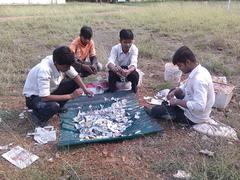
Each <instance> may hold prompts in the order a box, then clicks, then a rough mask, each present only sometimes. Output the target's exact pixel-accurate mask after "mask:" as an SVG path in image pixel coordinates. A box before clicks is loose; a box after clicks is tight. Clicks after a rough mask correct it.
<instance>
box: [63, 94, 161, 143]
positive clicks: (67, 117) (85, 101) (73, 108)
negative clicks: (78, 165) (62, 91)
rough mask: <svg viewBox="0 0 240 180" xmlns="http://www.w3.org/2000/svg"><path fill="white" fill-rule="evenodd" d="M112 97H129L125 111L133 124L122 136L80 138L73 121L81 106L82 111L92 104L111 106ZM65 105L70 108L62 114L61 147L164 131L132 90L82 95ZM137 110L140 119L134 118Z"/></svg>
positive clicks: (130, 137)
mask: <svg viewBox="0 0 240 180" xmlns="http://www.w3.org/2000/svg"><path fill="white" fill-rule="evenodd" d="M112 97H114V98H120V99H127V106H126V109H125V111H126V112H127V113H129V114H130V117H131V120H132V121H133V123H132V125H131V126H129V127H128V128H127V129H126V130H125V131H124V132H123V135H122V136H120V137H114V138H104V139H91V140H85V139H84V140H83V139H79V133H78V132H77V130H76V129H75V127H74V123H73V118H74V117H75V116H76V115H77V114H78V111H79V108H81V111H85V112H86V111H89V105H92V109H98V108H100V105H104V107H109V106H111V104H112V103H113V102H114V101H113V100H111V98H112ZM106 99H107V100H106ZM65 107H67V108H68V111H67V112H66V113H62V114H61V115H60V120H61V131H60V138H59V141H58V146H59V147H61V146H71V145H78V144H87V143H100V142H114V141H118V140H126V139H132V138H135V137H139V136H142V135H146V134H150V133H156V132H162V131H163V129H162V128H161V127H160V124H159V123H158V122H156V121H155V120H152V119H151V118H150V117H149V116H148V115H147V114H146V112H145V111H144V109H143V108H142V107H140V106H139V104H138V101H137V98H136V95H135V94H134V93H132V92H130V91H123V92H116V93H104V94H101V95H95V96H94V97H92V98H89V97H85V96H82V97H79V98H77V99H75V100H72V101H68V102H67V103H66V105H65ZM136 112H140V115H139V116H140V118H139V119H135V118H134V115H135V113H136Z"/></svg>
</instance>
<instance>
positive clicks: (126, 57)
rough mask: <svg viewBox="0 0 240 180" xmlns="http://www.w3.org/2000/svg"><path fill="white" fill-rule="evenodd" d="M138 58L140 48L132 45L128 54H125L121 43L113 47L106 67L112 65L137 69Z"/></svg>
mask: <svg viewBox="0 0 240 180" xmlns="http://www.w3.org/2000/svg"><path fill="white" fill-rule="evenodd" d="M137 58H138V48H137V47H136V46H135V45H134V44H132V45H131V47H130V49H129V51H128V52H127V53H124V52H123V50H122V46H121V44H120V43H119V44H117V45H115V46H113V47H112V50H111V53H110V56H109V58H108V63H107V64H106V67H107V66H108V65H109V64H110V63H112V64H114V65H119V66H128V67H129V66H131V65H133V66H134V67H135V68H136V69H137V62H138V59H137Z"/></svg>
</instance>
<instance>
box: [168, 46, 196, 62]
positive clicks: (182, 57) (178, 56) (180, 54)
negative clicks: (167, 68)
mask: <svg viewBox="0 0 240 180" xmlns="http://www.w3.org/2000/svg"><path fill="white" fill-rule="evenodd" d="M187 60H189V61H191V62H196V57H195V55H194V54H193V52H192V51H191V50H190V49H189V48H188V47H187V46H182V47H180V48H179V49H178V50H177V51H176V52H175V54H174V56H173V59H172V63H173V64H174V65H175V64H177V63H184V64H186V62H187Z"/></svg>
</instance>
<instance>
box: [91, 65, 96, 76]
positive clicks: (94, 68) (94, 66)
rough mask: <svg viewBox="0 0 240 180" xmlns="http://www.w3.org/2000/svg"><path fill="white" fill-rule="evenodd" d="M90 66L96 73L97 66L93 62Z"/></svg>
mask: <svg viewBox="0 0 240 180" xmlns="http://www.w3.org/2000/svg"><path fill="white" fill-rule="evenodd" d="M90 68H91V70H92V72H93V74H97V66H96V65H95V64H93V65H91V66H90Z"/></svg>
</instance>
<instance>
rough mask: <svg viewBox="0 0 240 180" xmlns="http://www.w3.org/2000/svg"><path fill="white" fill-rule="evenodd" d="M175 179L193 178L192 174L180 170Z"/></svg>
mask: <svg viewBox="0 0 240 180" xmlns="http://www.w3.org/2000/svg"><path fill="white" fill-rule="evenodd" d="M173 177H175V178H178V179H190V178H191V174H190V173H186V172H185V171H183V170H178V171H177V174H174V175H173Z"/></svg>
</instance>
